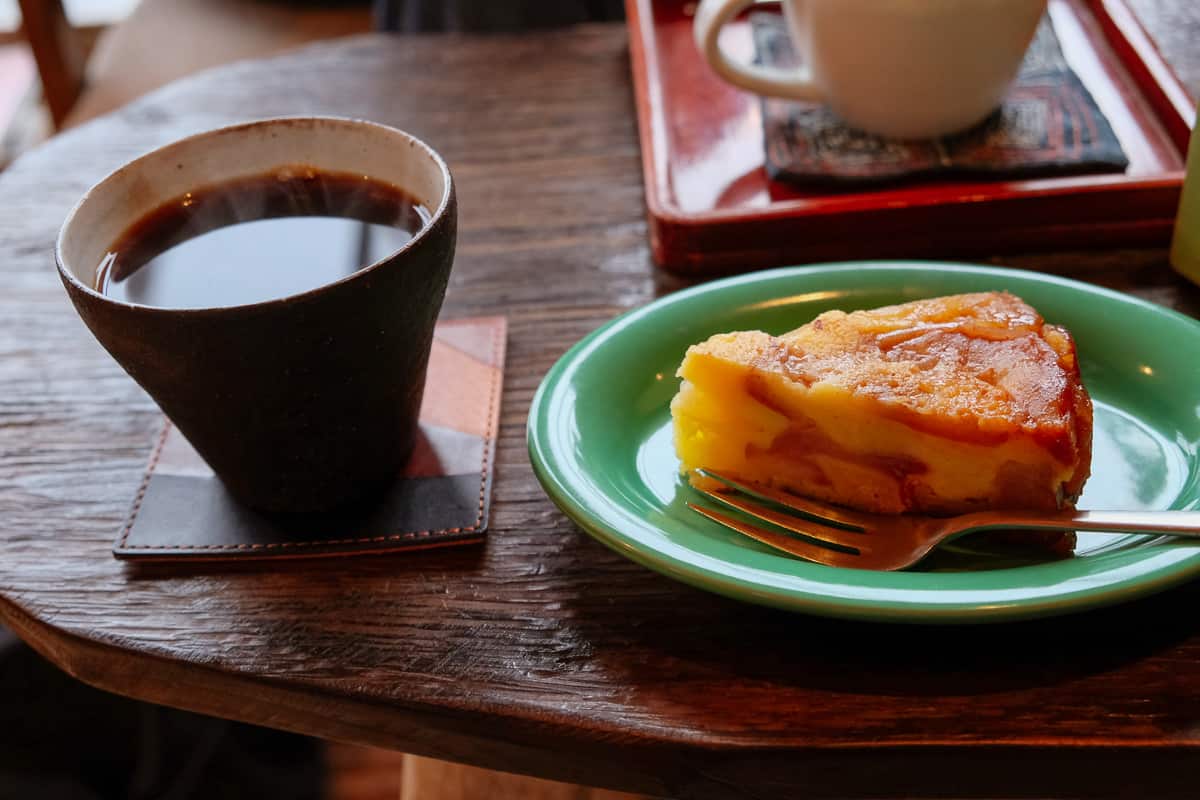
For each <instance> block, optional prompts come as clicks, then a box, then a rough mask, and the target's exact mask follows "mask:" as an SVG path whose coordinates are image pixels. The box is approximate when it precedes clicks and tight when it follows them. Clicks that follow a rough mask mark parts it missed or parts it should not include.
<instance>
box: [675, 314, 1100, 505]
mask: <svg viewBox="0 0 1200 800" xmlns="http://www.w3.org/2000/svg"><path fill="white" fill-rule="evenodd" d="M678 375H679V377H681V378H682V379H683V384H682V386H681V387H680V389H679V393H678V394H677V395H676V396H675V399H674V400H673V401H672V403H671V413H672V416H673V417H674V424H675V447H676V450H677V452H678V455H679V458H680V461H681V462H682V465H683V469H684V470H686V471H688V472H689V473H690V474H691V478H692V481H693V483H694V484H696V485H704V484H705V483H706V479H704V478H703V477H701V476H699V475H696V474H695V473H694V472H693V470H696V469H700V468H706V469H709V470H712V471H714V472H719V473H722V474H725V475H728V476H729V477H734V478H737V479H740V480H742V481H745V482H749V483H754V484H760V485H765V486H771V487H775V488H780V489H784V490H787V491H791V492H794V493H796V494H800V495H804V496H806V497H811V498H815V499H819V500H825V501H829V502H832V503H837V504H840V505H844V506H848V507H851V508H856V509H860V510H863V511H871V512H876V513H884V514H898V513H904V512H915V513H922V514H936V515H946V514H958V513H963V512H968V511H977V510H983V509H1001V508H1022V509H1045V510H1055V509H1063V508H1068V507H1072V506H1073V505H1074V503H1075V500H1076V499H1077V498H1078V496H1079V493H1080V491H1082V489H1083V484H1084V481H1085V480H1087V477H1088V472H1089V469H1090V463H1091V446H1092V403H1091V399H1090V398H1089V397H1088V394H1087V391H1086V390H1085V389H1084V387H1083V384H1082V382H1081V381H1080V375H1079V365H1078V363H1077V360H1076V354H1075V344H1074V342H1073V341H1072V339H1071V336H1070V334H1069V333H1068V332H1067V331H1066V330H1064V329H1063V328H1060V327H1057V326H1054V325H1047V324H1046V323H1045V322H1044V321H1043V320H1042V318H1041V316H1039V315H1038V313H1037V312H1036V311H1034V310H1033V309H1032V308H1030V307H1029V306H1028V305H1027V304H1025V303H1024V302H1023V301H1022V300H1020V299H1019V298H1017V297H1014V296H1013V295H1011V294H1005V293H1000V292H989V293H982V294H964V295H954V296H950V297H938V298H934V299H930V300H918V301H916V302H912V303H905V304H903V305H897V306H888V307H886V308H878V309H874V310H870V311H855V312H853V313H849V314H847V313H844V312H841V311H829V312H827V313H825V314H822V315H821V316H819V317H817V318H816V319H815V320H813V321H812V322H811V323H809V324H808V325H804V326H803V327H800V328H797V329H796V330H794V331H792V332H790V333H786V334H783V335H782V336H770V335H768V334H766V333H762V332H761V331H744V332H739V333H726V334H719V335H717V336H713V337H712V338H710V339H708V341H706V342H703V343H701V344H697V345H694V346H692V347H691V348H689V349H688V351H687V355H686V357H685V358H684V360H683V364H682V365H681V366H680V368H679V371H678ZM708 488H715V487H708Z"/></svg>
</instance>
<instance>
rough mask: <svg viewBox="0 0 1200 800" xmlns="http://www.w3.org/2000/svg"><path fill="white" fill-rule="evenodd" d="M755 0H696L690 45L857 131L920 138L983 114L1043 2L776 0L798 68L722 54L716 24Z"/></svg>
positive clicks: (729, 73) (1017, 58) (764, 91)
mask: <svg viewBox="0 0 1200 800" xmlns="http://www.w3.org/2000/svg"><path fill="white" fill-rule="evenodd" d="M762 2H763V0H702V2H701V3H700V6H699V8H697V10H696V18H695V26H694V33H695V36H696V45H697V46H698V47H699V48H700V52H701V53H702V54H703V55H704V57H705V59H706V60H707V61H708V63H709V64H710V65H711V66H712V68H713V69H714V70H715V71H716V72H717V74H718V75H720V76H721V77H722V78H724V79H725V80H726V81H728V82H729V83H732V84H734V85H735V86H739V87H741V88H743V89H748V90H750V91H751V92H754V93H755V94H761V95H767V96H770V97H784V98H791V99H794V100H806V101H810V102H814V103H826V104H828V105H829V107H830V108H832V109H833V111H834V112H835V113H837V115H838V116H840V117H841V118H842V119H843V120H845V121H846V122H847V123H849V124H850V125H852V126H854V127H856V128H860V129H861V130H864V131H867V132H870V133H875V134H878V135H880V136H886V137H889V138H895V139H924V138H930V137H935V136H943V135H946V134H950V133H956V132H958V131H962V130H965V129H967V128H970V127H971V126H972V125H975V124H976V123H978V122H980V121H982V120H983V119H985V118H986V117H987V116H988V115H989V114H990V113H991V112H992V111H993V110H995V109H996V108H997V107H998V106H999V105H1000V102H1001V101H1002V100H1003V99H1004V94H1005V92H1006V91H1007V90H1008V87H1009V85H1010V84H1011V83H1012V81H1013V78H1015V77H1016V75H1017V71H1018V69H1019V68H1020V66H1021V60H1022V58H1023V56H1024V54H1025V49H1026V48H1027V47H1028V46H1029V42H1030V41H1031V40H1032V39H1033V35H1034V32H1035V31H1036V30H1037V25H1038V20H1039V19H1040V18H1041V16H1042V14H1043V13H1044V12H1045V10H1046V3H1047V0H783V2H782V5H783V10H784V16H785V17H786V19H787V23H788V31H789V33H790V34H791V37H792V43H793V45H794V46H795V48H796V50H797V51H798V52H799V54H800V56H801V58H802V60H803V61H804V63H805V66H804V67H803V68H801V69H799V70H782V69H773V68H769V67H763V66H758V65H753V64H741V63H738V62H736V61H733V60H731V59H730V58H729V57H728V56H727V55H726V54H725V53H724V52H723V51H722V50H721V47H720V45H719V43H718V37H719V34H720V32H721V28H722V27H724V26H725V24H726V23H728V22H729V21H730V20H732V19H733V18H734V17H736V16H737V15H738V14H740V13H741V12H742V11H744V10H745V9H747V8H748V7H750V6H753V5H758V4H760V3H762Z"/></svg>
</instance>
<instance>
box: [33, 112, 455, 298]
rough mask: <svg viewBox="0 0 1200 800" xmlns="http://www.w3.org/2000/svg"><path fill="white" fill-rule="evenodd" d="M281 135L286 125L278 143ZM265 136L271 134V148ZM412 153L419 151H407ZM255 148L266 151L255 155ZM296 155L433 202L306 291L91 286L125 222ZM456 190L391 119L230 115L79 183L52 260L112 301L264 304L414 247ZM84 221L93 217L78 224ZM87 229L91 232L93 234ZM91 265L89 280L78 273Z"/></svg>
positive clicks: (436, 159) (434, 157) (432, 155)
mask: <svg viewBox="0 0 1200 800" xmlns="http://www.w3.org/2000/svg"><path fill="white" fill-rule="evenodd" d="M279 134H285V136H284V141H283V142H282V143H281V142H279ZM289 137H290V141H289ZM267 141H270V142H271V145H270V146H269V147H268V146H267V144H266V143H267ZM289 145H290V147H289ZM414 152H416V153H419V154H420V156H419V157H416V158H413V157H411V155H410V154H412V153H414ZM202 156H207V157H208V158H210V159H212V161H210V162H204V161H203V159H202V158H201V163H200V164H199V165H196V164H194V163H193V162H189V161H187V159H196V158H198V157H202ZM258 156H266V157H264V158H261V159H260V158H257V157H258ZM172 162H174V163H172ZM185 164H186V165H187V166H186V168H185ZM301 164H302V165H307V166H313V167H316V168H319V169H328V170H330V171H336V172H349V173H351V174H357V173H362V174H367V175H370V176H371V177H372V178H375V179H377V180H382V181H384V182H387V183H390V184H392V185H395V186H397V187H399V188H401V189H403V190H405V191H406V192H408V193H409V194H411V195H413V196H414V197H415V199H417V200H418V201H419V202H421V204H422V205H424V206H425V207H426V208H428V209H431V213H430V215H429V219H428V220H426V221H425V224H424V225H422V226H421V229H420V230H419V231H417V233H416V234H415V235H414V236H413V237H412V238H411V239H410V240H409V241H407V242H406V243H405V244H404V245H403V246H401V247H400V248H399V249H397V250H396V251H395V252H393V253H390V254H388V255H387V256H385V257H383V258H381V259H379V260H378V261H375V262H373V263H371V264H369V265H367V266H365V267H363V268H362V269H360V270H358V271H357V272H354V273H352V274H350V275H347V276H346V277H344V278H341V279H339V280H336V281H332V282H330V283H326V284H322V285H320V286H317V287H315V288H312V289H308V290H306V291H304V292H297V293H294V294H289V295H285V296H283V297H277V298H272V299H270V300H263V301H259V302H255V303H245V304H240V305H234V306H221V307H205V308H184V307H169V306H146V305H140V304H136V303H128V302H125V301H122V300H117V299H114V298H112V297H109V296H107V295H105V294H102V293H101V292H99V291H97V290H96V288H95V269H96V267H97V266H98V265H99V263H100V260H101V257H102V249H104V248H107V247H108V246H109V245H111V244H112V243H113V242H114V241H116V239H117V237H118V236H119V235H120V234H121V233H123V232H124V230H125V229H126V228H128V226H129V225H131V224H133V223H135V222H136V221H137V220H139V219H141V218H142V217H144V216H145V215H146V214H148V213H150V212H151V211H153V210H155V209H156V208H158V207H161V205H162V204H163V203H165V202H168V201H169V200H171V199H174V198H176V197H180V196H182V195H183V194H184V193H185V192H187V191H192V190H195V189H197V188H201V187H204V186H210V185H213V184H215V183H221V182H224V181H227V180H231V179H236V178H242V177H251V176H255V175H262V174H264V173H267V172H270V171H271V170H272V169H274V168H279V167H286V166H295V165H301ZM168 167H174V169H167V168H168ZM205 167H208V168H209V170H206V169H205ZM210 170H214V171H215V174H214V172H213V171H210ZM453 194H454V188H453V179H452V177H451V174H450V169H449V167H447V166H446V162H445V161H444V160H443V159H442V157H441V156H440V155H438V153H437V151H436V150H434V149H433V148H432V147H430V146H429V145H428V144H426V143H425V142H423V141H422V140H420V139H418V138H417V137H415V136H413V135H412V134H410V133H406V132H405V131H402V130H400V129H398V128H393V127H391V126H389V125H383V124H381V123H378V122H371V121H369V120H363V119H355V118H350V117H334V116H313V115H306V116H289V117H272V118H268V119H261V120H254V121H251V122H242V123H235V124H232V125H226V126H223V127H220V128H214V129H211V130H207V131H202V132H200V133H196V134H192V135H191V136H187V137H185V138H182V139H177V140H175V141H174V142H171V143H169V144H166V145H163V146H162V147H159V148H157V149H155V150H152V151H150V152H148V153H145V154H144V155H141V156H139V157H137V158H135V159H133V160H132V161H129V162H126V163H125V164H123V165H121V166H120V167H117V168H116V169H115V170H113V171H112V172H110V173H109V174H108V175H106V176H105V177H104V178H102V179H101V180H99V181H97V182H96V184H95V185H93V186H92V187H91V188H90V189H88V190H87V191H86V192H84V194H83V196H82V197H81V198H80V199H79V201H78V202H77V203H76V204H75V206H74V207H73V208H72V209H71V211H70V212H69V213H68V214H67V216H66V219H65V220H64V221H63V224H62V227H61V228H60V229H59V233H58V238H57V241H56V242H55V248H54V254H55V262H56V264H57V267H58V271H59V274H60V275H61V276H62V277H63V280H65V281H67V282H69V283H70V285H71V286H72V287H73V288H75V289H78V290H79V291H81V292H84V293H85V294H87V295H90V296H91V297H93V298H95V299H97V300H99V301H101V302H104V303H109V304H111V305H114V306H121V307H125V308H136V309H138V310H139V311H146V312H159V311H161V312H170V313H176V314H177V313H188V314H205V313H209V314H211V313H224V312H229V311H232V310H239V309H249V308H261V307H266V306H271V305H273V304H277V303H282V302H287V301H291V300H295V299H297V298H304V297H307V296H310V295H314V294H317V293H320V292H323V291H325V290H327V289H329V288H330V287H333V286H338V285H341V284H344V283H348V282H350V281H353V280H358V279H361V278H362V277H363V276H365V275H367V274H369V273H371V272H373V271H374V270H375V269H376V268H378V267H379V266H380V265H381V264H383V263H384V262H387V261H390V260H392V259H393V258H395V257H396V256H398V255H400V254H402V253H404V252H406V251H408V250H411V249H413V248H415V247H417V246H418V245H419V244H420V243H421V242H422V241H423V240H424V239H426V238H427V237H428V236H429V235H430V231H431V230H432V229H433V228H435V227H437V226H438V224H439V223H441V222H442V220H443V219H444V218H445V217H446V215H447V214H448V213H449V209H450V201H451V197H452V196H453ZM88 223H91V226H89V227H88V228H84V229H82V230H77V229H78V228H79V227H80V226H81V225H86V224H88ZM92 226H98V227H99V228H100V230H98V231H96V230H94V227H92ZM89 229H90V230H91V231H92V233H91V235H90V236H89V235H88V233H89ZM89 247H90V248H93V252H92V253H91V256H92V257H91V258H89V257H87V255H88V254H89V251H88V248H89ZM96 251H99V252H96ZM89 271H90V280H84V279H82V278H81V277H80V276H81V275H84V274H88V273H89Z"/></svg>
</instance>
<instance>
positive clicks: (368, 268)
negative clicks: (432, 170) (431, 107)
mask: <svg viewBox="0 0 1200 800" xmlns="http://www.w3.org/2000/svg"><path fill="white" fill-rule="evenodd" d="M289 122H317V123H320V122H332V123H337V124H346V123H349V124H351V125H353V126H365V127H372V128H376V129H379V130H382V131H386V132H388V133H391V134H398V135H400V136H401V137H403V138H404V139H407V140H408V141H409V142H411V143H412V144H413V145H415V146H416V147H419V148H420V149H421V150H422V151H424V153H425V154H426V155H427V156H429V157H430V159H431V160H432V161H433V163H434V165H435V166H436V168H437V169H438V170H439V171H440V172H441V175H442V187H443V188H442V196H441V199H440V201H439V202H438V206H437V208H436V209H435V210H433V211H431V212H430V214H429V219H428V220H427V221H426V222H425V224H424V225H422V226H421V228H420V230H418V231H417V232H416V233H415V234H414V235H413V236H412V238H410V239H409V240H408V241H407V242H405V243H404V244H403V245H401V246H400V247H399V248H397V249H396V250H394V251H392V252H391V253H389V254H387V255H386V256H384V257H382V258H380V259H377V260H376V261H372V262H371V263H370V264H367V265H365V266H363V267H362V268H360V269H358V270H355V271H354V272H352V273H350V274H349V275H346V276H344V277H342V278H338V279H337V280H336V281H331V282H329V283H323V284H321V285H320V286H315V287H313V288H311V289H306V290H304V291H303V292H295V293H293V294H287V295H283V296H282V297H273V298H270V299H268V300H259V301H256V302H253V303H239V304H237V305H229V306H200V307H186V306H152V305H145V304H142V303H129V302H126V301H124V300H118V299H116V298H113V297H110V296H109V295H106V294H104V293H103V292H100V291H98V290H97V289H96V288H95V287H93V286H89V285H88V284H87V283H84V282H83V281H81V280H80V279H79V278H78V277H76V275H75V273H74V272H72V271H71V270H70V269H68V268H67V266H66V259H65V257H64V255H63V239H64V237H65V234H66V232H67V229H68V228H69V227H70V225H71V223H72V222H73V221H74V219H75V216H76V214H77V213H78V212H79V210H80V209H81V208H82V207H83V206H84V204H86V203H87V202H88V201H89V200H90V199H91V197H92V195H93V193H95V192H96V190H97V189H99V188H100V187H101V186H102V185H104V184H105V183H107V182H108V181H109V180H111V179H113V178H114V177H115V176H116V175H117V174H118V173H121V172H124V171H125V170H128V169H130V168H133V167H135V166H136V165H138V164H139V163H141V162H144V161H146V160H148V159H150V158H152V157H154V156H156V155H158V154H159V153H161V152H162V151H164V150H167V149H168V148H172V147H177V146H180V145H183V144H185V143H188V142H193V141H196V140H198V139H205V138H208V137H212V136H217V135H223V134H228V133H235V132H237V131H240V130H246V129H249V128H256V127H260V126H263V125H274V124H279V123H289ZM399 188H403V187H399ZM453 197H454V183H453V177H452V176H451V173H450V168H449V167H448V166H447V165H446V161H445V159H443V158H442V156H441V155H440V154H439V153H438V152H437V151H436V150H435V149H433V147H431V146H430V145H429V144H428V143H426V142H425V141H423V140H422V139H420V138H418V137H417V136H414V135H413V134H411V133H409V132H407V131H404V130H401V129H400V128H396V127H394V126H392V125H385V124H383V123H381V122H374V121H372V120H368V119H363V118H361V117H342V116H334V115H328V114H300V115H285V116H278V117H264V118H262V119H255V120H249V121H247V122H236V123H233V124H231V125H222V126H220V127H216V128H209V129H206V130H203V131H198V132H196V133H193V134H189V135H187V136H183V137H180V138H178V139H172V140H171V141H170V142H167V143H166V144H163V145H161V146H159V147H155V148H154V149H153V150H149V151H147V152H145V153H142V154H141V155H139V156H137V157H136V158H133V159H130V160H129V161H126V162H124V163H122V164H120V165H119V166H117V167H116V168H115V169H113V170H111V171H109V172H108V173H107V174H105V176H104V177H102V178H100V179H99V180H97V181H96V182H95V183H93V184H92V185H91V186H90V187H88V189H87V191H85V192H84V193H83V195H82V196H80V198H79V200H77V201H76V202H75V204H74V205H73V206H72V207H71V210H70V211H69V212H67V215H66V217H65V218H64V219H63V222H62V225H60V226H59V229H58V235H57V236H56V237H55V242H54V263H55V266H56V267H57V268H58V273H59V276H60V277H61V278H62V279H63V280H64V281H66V282H67V283H68V284H69V285H70V287H71V288H72V289H74V290H76V291H79V292H82V293H84V294H85V295H88V296H89V297H91V298H93V299H95V300H98V301H100V302H102V303H108V304H110V305H113V306H117V307H120V308H124V309H129V310H132V311H136V312H139V313H148V314H156V313H165V314H172V315H177V314H186V315H188V316H204V315H217V314H228V313H237V312H245V311H251V310H260V309H268V308H273V307H278V306H280V305H287V304H291V303H294V302H297V301H303V300H307V299H311V298H313V297H315V296H317V295H319V294H322V293H324V292H326V291H328V290H330V289H333V288H335V287H338V286H341V285H343V284H346V283H349V282H351V281H353V280H355V279H358V278H360V277H363V276H365V275H367V274H368V273H372V272H375V271H376V270H377V269H378V268H379V267H381V266H382V265H383V264H385V263H386V262H389V261H391V260H392V259H394V258H396V257H398V256H400V255H402V254H404V253H406V252H408V251H409V250H412V249H414V248H416V247H417V246H418V245H419V244H420V243H421V242H423V241H424V240H425V239H427V238H428V237H429V236H430V235H431V233H430V232H431V231H432V230H433V229H434V228H435V227H437V226H438V225H440V224H441V223H442V222H443V221H444V219H445V218H446V215H447V214H448V213H449V210H450V204H451V200H452V198H453ZM134 222H137V220H131V222H130V224H133V223H134Z"/></svg>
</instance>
